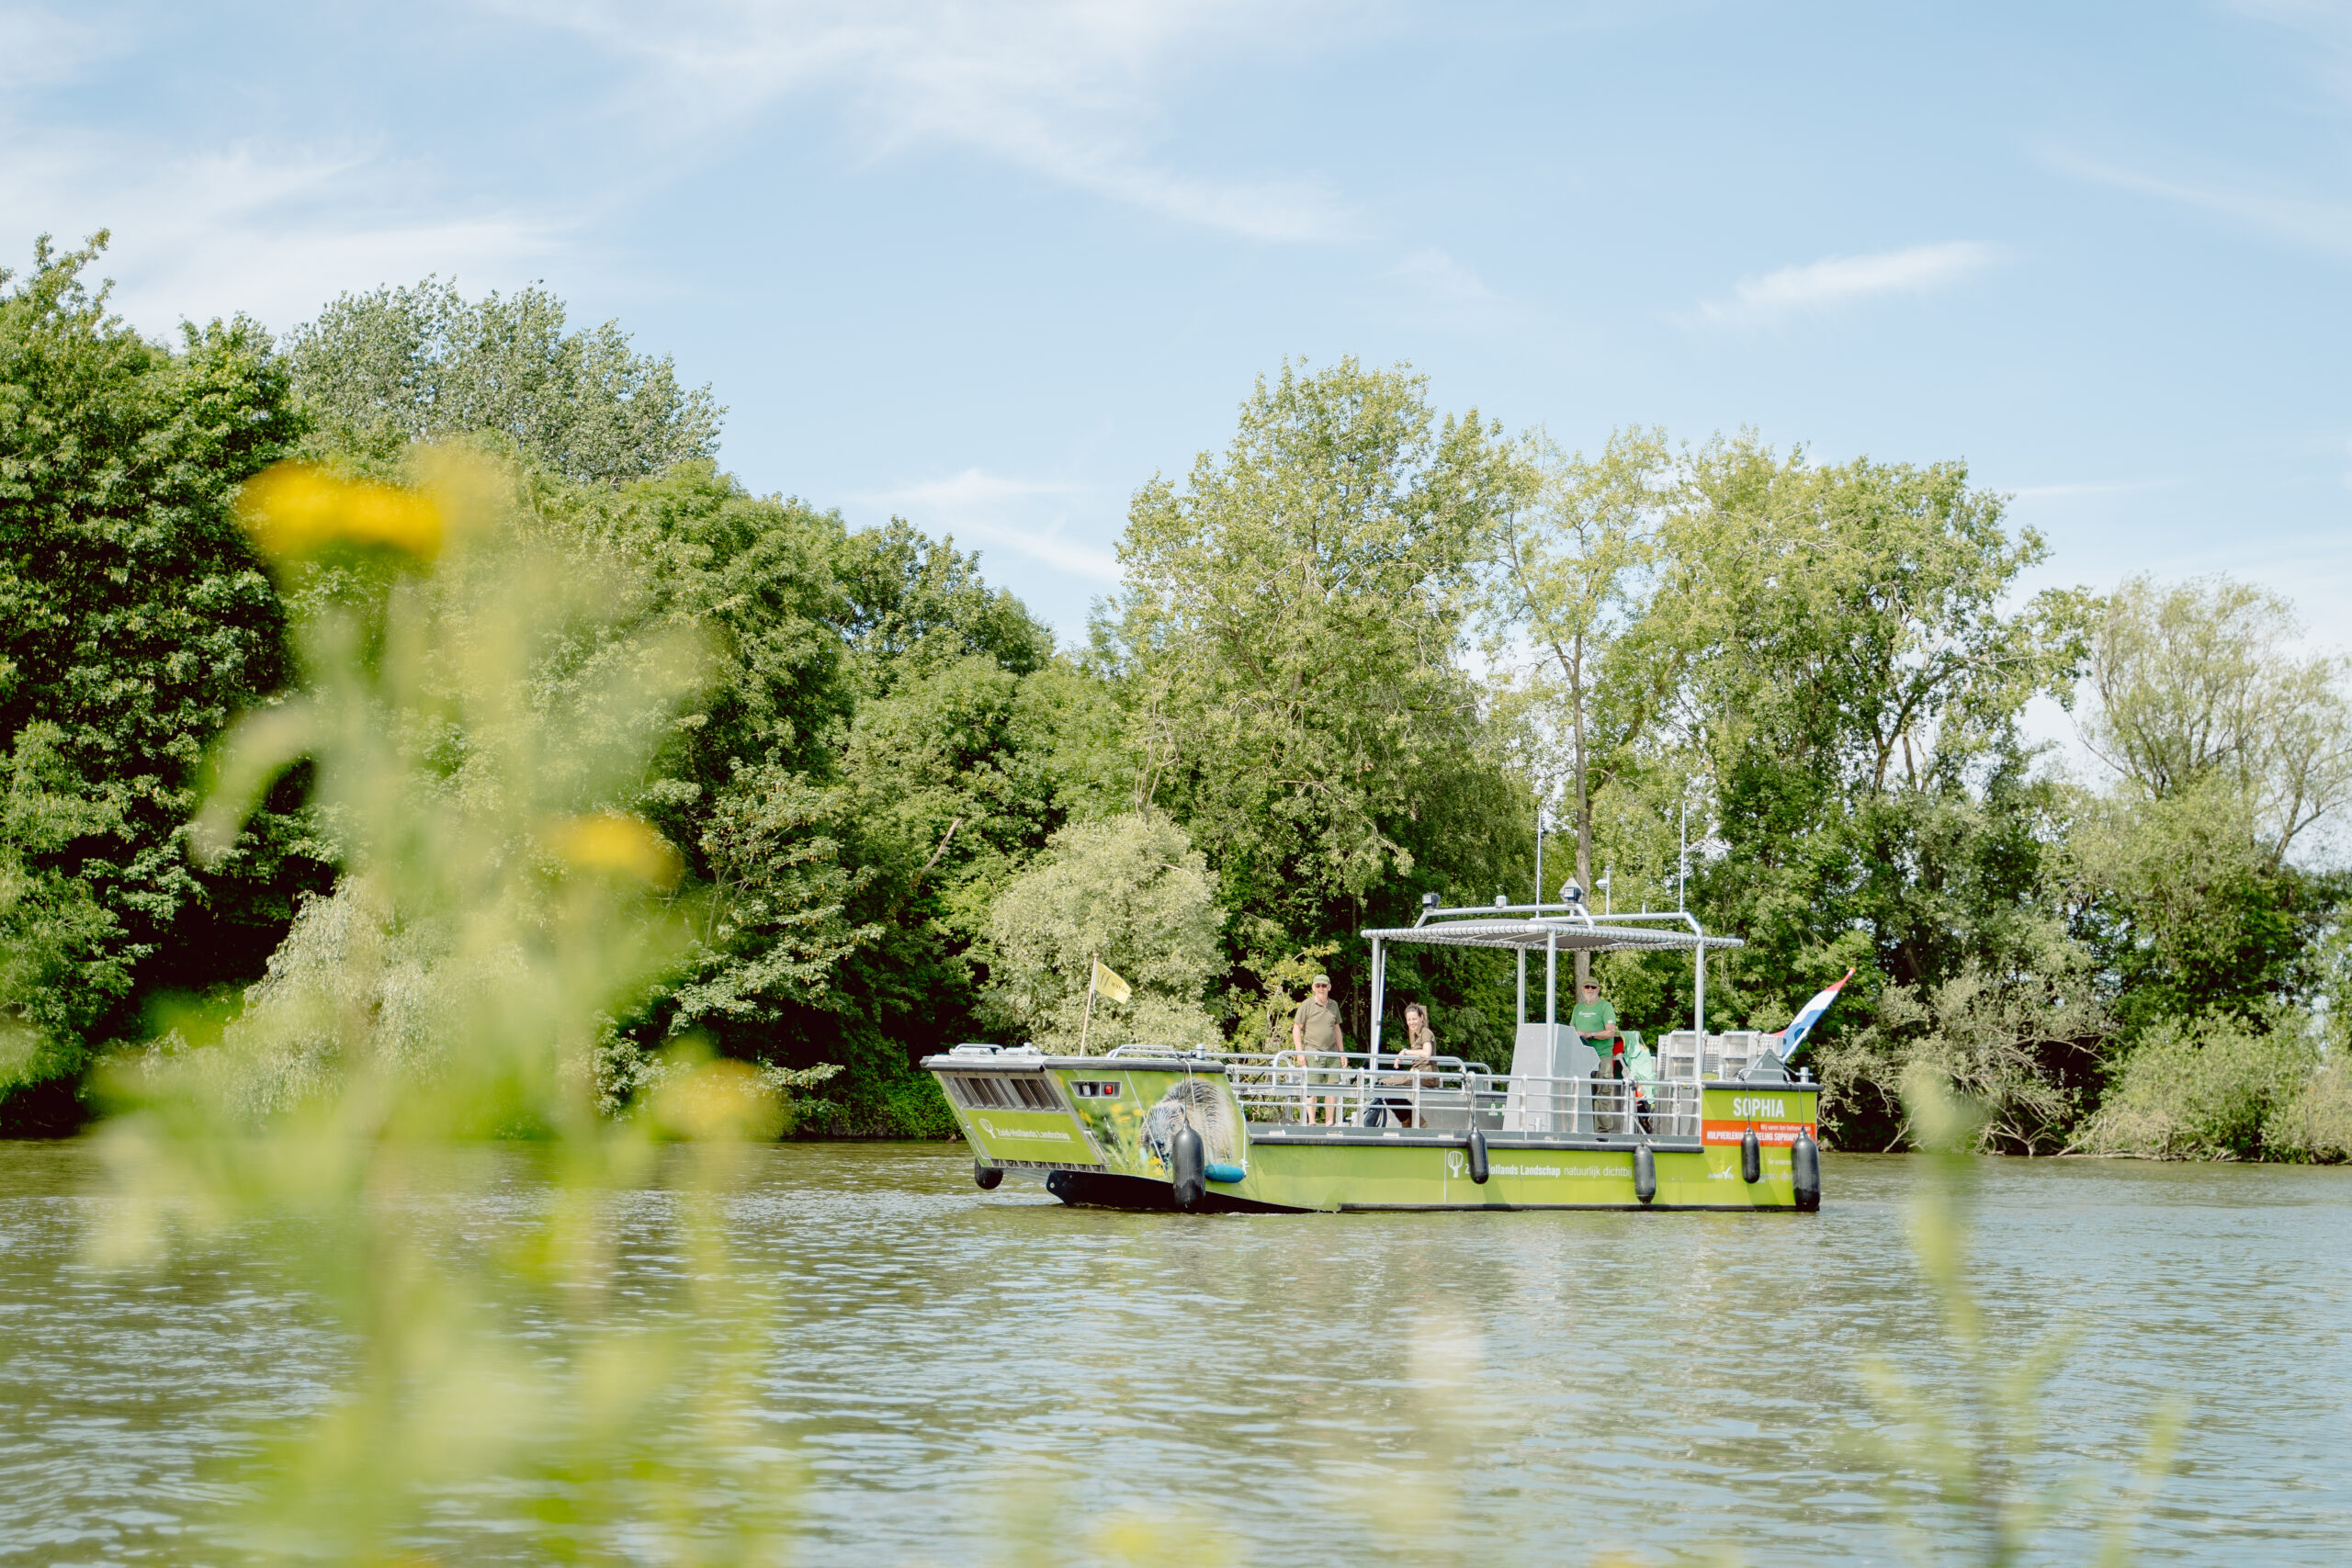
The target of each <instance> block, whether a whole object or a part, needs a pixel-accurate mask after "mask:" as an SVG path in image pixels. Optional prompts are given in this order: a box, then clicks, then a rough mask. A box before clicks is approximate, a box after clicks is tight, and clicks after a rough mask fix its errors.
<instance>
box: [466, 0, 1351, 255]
mask: <svg viewBox="0 0 2352 1568" xmlns="http://www.w3.org/2000/svg"><path fill="white" fill-rule="evenodd" d="M505 4H506V5H507V6H508V8H509V9H510V10H512V11H514V12H515V13H516V14H519V15H522V16H525V17H529V18H531V19H534V20H536V21H538V22H540V23H541V24H543V25H546V26H548V27H551V28H560V29H563V30H567V31H571V32H573V33H577V34H579V35H581V36H582V37H585V38H587V39H591V40H593V41H594V42H595V43H596V44H597V45H599V46H600V47H602V48H604V49H605V50H606V51H610V52H612V53H614V54H616V55H619V56H620V57H622V58H624V59H627V60H630V61H634V62H637V63H639V65H640V66H641V67H643V68H644V69H645V71H646V72H647V74H648V87H649V89H650V92H651V94H652V96H653V98H654V99H655V101H656V104H657V105H658V107H659V110H660V118H662V120H663V121H665V122H670V123H675V122H677V121H678V119H679V118H680V117H682V116H684V117H688V118H697V119H699V120H701V121H702V122H704V123H705V124H706V125H707V126H708V127H711V128H714V129H716V128H718V127H723V126H726V125H729V124H732V123H736V122H740V121H741V119H743V118H748V117H749V116H752V115H753V114H756V113H759V112H761V111H763V110H764V109H766V108H767V107H769V106H771V105H773V104H775V103H776V102H778V101H781V100H784V99H786V98H790V97H794V96H801V95H805V94H817V93H830V94H833V95H837V96H840V97H841V98H842V100H843V101H844V102H845V104H846V106H847V107H848V110H849V114H850V117H851V118H852V120H853V122H854V124H855V125H856V126H857V127H858V128H859V130H860V131H861V133H862V135H863V136H864V138H865V140H866V141H867V142H868V144H869V145H870V146H871V147H872V149H873V150H874V151H875V152H882V153H887V152H893V151H897V150H899V149H901V148H904V147H909V146H914V145H921V144H924V143H932V142H945V143H951V144H958V145H963V146H968V147H974V148H977V149H978V150H980V151H981V152H986V153H988V154H989V155H991V156H994V157H997V158H1001V159H1003V160H1004V161H1006V162H1008V163H1011V164H1015V165H1018V166H1019V167H1022V168H1024V169H1028V170H1030V171H1032V172H1034V173H1035V174H1038V175H1043V176H1045V177H1046V178H1048V179H1052V180H1056V181H1058V182H1060V183H1062V184H1065V185H1069V186H1075V187H1077V188H1079V189H1081V190H1088V191H1092V192H1094V193H1096V194H1098V195H1102V196H1104V197H1110V198H1111V199H1113V200H1116V201H1121V202H1125V203H1127V204H1129V205H1131V206H1135V207H1138V208H1142V209H1146V210H1148V211H1153V212H1158V213H1159V214H1161V215H1163V216H1166V217H1169V218H1172V219H1175V220H1179V221H1182V222H1186V223H1194V224H1199V225H1202V226H1204V227H1207V228H1212V229H1220V230H1224V231H1228V232H1231V233H1237V234H1241V235H1245V236H1248V237H1250V238H1253V239H1262V240H1275V241H1317V240H1329V239H1336V238H1340V237H1344V236H1345V235H1347V234H1349V233H1351V232H1352V231H1353V230H1354V229H1355V227H1356V225H1355V222H1354V219H1353V217H1352V215H1351V213H1350V212H1349V210H1348V209H1347V207H1346V205H1345V204H1344V203H1343V202H1341V201H1340V199H1339V198H1338V197H1336V196H1335V195H1334V194H1333V193H1332V192H1331V191H1330V190H1329V188H1328V187H1327V186H1324V185H1323V184H1322V183H1321V182H1319V181H1317V180H1316V179H1313V178H1303V177H1297V176H1289V175H1283V176H1272V177H1268V176H1263V175H1252V176H1238V177H1234V176H1228V177H1216V178H1212V177H1208V176H1205V175H1200V174H1197V173H1186V172H1182V171H1179V170H1177V169H1174V168H1171V167H1170V166H1168V162H1167V160H1166V159H1165V158H1164V157H1162V156H1159V154H1158V152H1157V149H1156V147H1155V145H1154V141H1155V138H1154V136H1153V134H1152V133H1153V131H1154V130H1156V129H1157V128H1158V126H1159V122H1160V119H1161V118H1162V117H1161V113H1160V108H1159V94H1160V91H1161V88H1162V85H1163V82H1164V80H1165V78H1167V77H1168V76H1170V75H1171V74H1172V73H1175V72H1176V71H1177V70H1178V69H1180V68H1181V67H1182V65H1183V64H1185V63H1186V62H1189V61H1190V60H1192V59H1193V58H1194V57H1197V56H1203V55H1209V54H1221V55H1225V56H1235V55H1238V56H1244V57H1247V56H1250V55H1251V54H1254V53H1257V52H1259V51H1262V50H1263V49H1264V48H1266V47H1269V46H1270V45H1272V43H1274V42H1275V41H1277V40H1279V39H1281V38H1283V37H1284V36H1286V35H1287V34H1289V33H1291V32H1295V31H1299V30H1301V29H1299V28H1297V26H1296V24H1295V21H1294V20H1293V18H1294V17H1301V18H1304V17H1309V16H1311V15H1314V14H1320V13H1323V12H1326V11H1328V10H1329V9H1331V8H1332V7H1331V6H1330V5H1329V4H1327V3H1324V0H1310V3H1306V4H1301V3H1298V0H1294V3H1293V4H1291V5H1288V6H1265V5H1252V4H1246V3H1243V0H1182V3H1172V4H1159V5H1136V4H1129V3H1125V0H784V3H781V4H755V3H750V0H681V3H679V4H676V5H673V6H664V7H660V8H640V7H634V6H623V5H619V4H615V3H613V0H584V3H583V0H563V3H561V4H555V3H551V0H505Z"/></svg>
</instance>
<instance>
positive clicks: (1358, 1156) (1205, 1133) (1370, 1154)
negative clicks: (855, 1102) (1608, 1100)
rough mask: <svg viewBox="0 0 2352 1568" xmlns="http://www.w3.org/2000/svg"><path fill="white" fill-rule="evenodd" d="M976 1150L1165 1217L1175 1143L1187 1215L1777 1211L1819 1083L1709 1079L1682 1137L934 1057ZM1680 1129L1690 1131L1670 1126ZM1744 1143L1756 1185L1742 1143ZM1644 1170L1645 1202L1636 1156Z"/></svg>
mask: <svg viewBox="0 0 2352 1568" xmlns="http://www.w3.org/2000/svg"><path fill="white" fill-rule="evenodd" d="M923 1066H925V1067H927V1068H929V1069H930V1070H931V1071H933V1073H934V1074H936V1075H937V1076H938V1077H939V1078H940V1081H941V1084H942V1087H943V1088H944V1089H946V1091H947V1095H948V1100H949V1102H950V1104H951V1105H953V1106H954V1108H955V1111H956V1120H957V1122H958V1124H959V1125H960V1126H961V1127H962V1129H963V1132H964V1135H965V1138H966V1141H967V1143H969V1144H970V1145H971V1148H972V1152H973V1156H974V1158H975V1159H976V1160H977V1161H978V1164H979V1165H981V1166H982V1167H984V1168H996V1169H999V1170H1004V1171H1010V1172H1013V1173H1026V1174H1030V1175H1034V1176H1038V1177H1042V1178H1044V1179H1046V1184H1047V1188H1048V1190H1051V1191H1052V1192H1053V1193H1054V1194H1055V1196H1057V1197H1058V1198H1060V1199H1062V1201H1065V1202H1069V1203H1073V1204H1082V1205H1087V1206H1100V1207H1109V1208H1123V1209H1138V1210H1150V1209H1173V1208H1177V1207H1179V1206H1180V1205H1179V1204H1178V1202H1177V1201H1176V1191H1177V1189H1176V1171H1175V1169H1174V1158H1175V1153H1174V1150H1175V1138H1174V1134H1175V1133H1176V1131H1177V1130H1178V1129H1180V1128H1182V1127H1185V1126H1190V1127H1191V1128H1192V1129H1193V1131H1195V1132H1196V1133H1198V1134H1200V1136H1201V1139H1202V1143H1203V1145H1204V1151H1205V1154H1204V1159H1205V1166H1206V1171H1205V1179H1204V1183H1203V1187H1204V1190H1203V1195H1202V1197H1201V1198H1200V1199H1199V1200H1197V1201H1194V1202H1193V1204H1192V1205H1191V1207H1192V1208H1193V1211H1194V1212H1203V1211H1207V1212H1216V1211H1249V1210H1258V1211H1269V1210H1277V1211H1289V1212H1317V1211H1319V1212H1327V1213H1329V1212H1338V1211H1350V1210H1453V1209H1463V1210H1473V1209H1477V1210H1517V1209H1658V1210H1734V1211H1748V1212H1754V1211H1774V1210H1778V1211H1786V1212H1790V1213H1794V1212H1797V1211H1798V1210H1800V1209H1801V1208H1802V1207H1804V1205H1803V1204H1801V1203H1800V1202H1799V1197H1798V1191H1797V1186H1796V1175H1795V1168H1794V1160H1793V1158H1792V1156H1793V1152H1794V1145H1795V1143H1796V1141H1797V1139H1798V1138H1799V1137H1801V1136H1802V1137H1807V1138H1812V1137H1817V1136H1818V1134H1817V1132H1816V1131H1815V1115H1816V1108H1817V1105H1818V1099H1819V1089H1818V1086H1816V1085H1812V1084H1803V1085H1799V1084H1785V1085H1781V1084H1774V1085H1769V1086H1758V1085H1750V1084H1741V1083H1723V1084H1717V1083H1712V1082H1711V1083H1708V1084H1706V1085H1705V1086H1704V1087H1703V1090H1702V1095H1701V1100H1702V1103H1703V1111H1702V1124H1701V1126H1700V1127H1699V1128H1698V1129H1697V1130H1696V1131H1697V1134H1698V1135H1696V1136H1691V1135H1684V1136H1679V1137H1676V1136H1664V1135H1657V1134H1649V1133H1644V1132H1638V1131H1635V1132H1625V1131H1614V1132H1607V1133H1598V1134H1582V1135H1577V1134H1515V1133H1513V1132H1511V1131H1509V1130H1506V1129H1503V1128H1499V1127H1498V1128H1494V1129H1481V1131H1480V1134H1479V1135H1480V1136H1481V1137H1482V1138H1483V1140H1484V1142H1485V1147H1486V1165H1487V1171H1486V1177H1487V1179H1486V1180H1484V1181H1483V1182H1482V1181H1479V1180H1478V1179H1476V1171H1475V1168H1476V1163H1477V1162H1476V1159H1475V1158H1474V1156H1473V1152H1472V1148H1471V1136H1470V1134H1468V1133H1467V1132H1446V1133H1437V1132H1425V1131H1419V1130H1408V1129H1401V1128H1396V1127H1387V1128H1367V1127H1309V1126H1300V1125H1295V1124H1283V1123H1267V1122H1250V1121H1248V1120H1247V1119H1246V1117H1245V1116H1244V1114H1243V1111H1242V1109H1241V1106H1240V1104H1239V1102H1238V1100H1236V1099H1235V1098H1234V1095H1233V1091H1232V1089H1231V1086H1230V1085H1229V1084H1228V1083H1227V1079H1226V1076H1225V1074H1224V1072H1223V1070H1222V1069H1221V1068H1219V1067H1218V1066H1216V1059H1215V1058H1213V1057H1211V1058H1192V1059H1186V1058H1164V1059H1163V1058H1152V1059H1125V1060H1122V1059H1117V1058H1111V1059H1105V1058H1102V1057H1092V1058H1089V1057H1053V1056H1037V1055H1028V1054H1025V1053H1002V1054H1000V1055H994V1056H969V1057H967V1056H933V1057H928V1058H926V1059H925V1060H924V1063H923ZM1685 1126H1686V1128H1687V1127H1688V1123H1685ZM1751 1133H1752V1134H1755V1135H1756V1150H1755V1161H1754V1170H1755V1179H1754V1180H1749V1179H1747V1148H1746V1145H1747V1136H1748V1134H1751ZM1644 1147H1646V1148H1647V1150H1648V1151H1649V1156H1650V1160H1651V1162H1652V1169H1653V1172H1654V1175H1655V1189H1654V1190H1653V1192H1652V1193H1651V1195H1650V1197H1649V1198H1648V1199H1647V1201H1645V1200H1644V1199H1643V1197H1642V1195H1641V1193H1640V1191H1639V1190H1638V1188H1637V1183H1636V1151H1637V1150H1639V1149H1641V1148H1644Z"/></svg>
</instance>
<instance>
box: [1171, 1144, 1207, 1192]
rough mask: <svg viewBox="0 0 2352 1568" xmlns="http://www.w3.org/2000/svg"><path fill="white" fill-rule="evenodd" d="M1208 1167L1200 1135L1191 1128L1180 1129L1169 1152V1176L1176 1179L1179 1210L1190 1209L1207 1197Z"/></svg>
mask: <svg viewBox="0 0 2352 1568" xmlns="http://www.w3.org/2000/svg"><path fill="white" fill-rule="evenodd" d="M1208 1165H1209V1162H1208V1156H1207V1154H1206V1153H1205V1152H1204V1150H1203V1149H1202V1146H1201V1135H1200V1134H1198V1133H1196V1132H1194V1131H1193V1129H1192V1128H1190V1127H1185V1128H1182V1129H1180V1130H1179V1131H1178V1132H1177V1134H1176V1141H1175V1143H1174V1144H1173V1145H1171V1146H1170V1149H1169V1151H1168V1168H1169V1174H1170V1176H1172V1177H1174V1178H1175V1183H1176V1206H1177V1207H1178V1208H1180V1209H1189V1208H1191V1207H1193V1205H1194V1204H1195V1203H1198V1202H1199V1201H1201V1200H1202V1199H1203V1198H1204V1197H1205V1196H1206V1195H1207V1193H1208V1190H1209V1182H1208Z"/></svg>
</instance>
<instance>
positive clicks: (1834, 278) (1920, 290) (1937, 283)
mask: <svg viewBox="0 0 2352 1568" xmlns="http://www.w3.org/2000/svg"><path fill="white" fill-rule="evenodd" d="M1999 259H2000V252H1999V250H1998V249H1997V248H1996V247H1995V246H1993V245H1989V244H1985V243H1983V242H1981V241H1976V240H1952V241H1948V242H1946V243H1942V244H1938V245H1911V246H1908V247H1905V249H1902V250H1897V251H1875V252H1872V253H1871V254H1869V255H1860V256H1827V257H1825V258H1823V259H1822V260H1820V261H1817V262H1809V263H1807V264H1806V265H1803V266H1784V267H1782V268H1781V269H1780V270H1779V271H1778V272H1768V273H1766V274H1764V275H1763V276H1760V277H1743V278H1741V279H1740V280H1739V281H1738V282H1737V283H1736V284H1735V285H1733V287H1732V292H1731V297H1730V298H1729V299H1707V300H1702V301H1701V302H1700V305H1699V309H1698V311H1697V314H1696V317H1695V319H1696V320H1698V321H1707V322H1716V323H1725V324H1737V325H1744V326H1754V325H1763V324H1768V323H1770V322H1773V321H1784V320H1786V319H1788V318H1789V317H1792V316H1798V315H1809V314H1817V313H1820V312H1823V311H1827V310H1834V309H1836V308H1838V307H1839V306H1842V305H1849V304H1853V303H1856V302H1857V301H1860V300H1864V299H1881V298H1883V297H1885V296H1888V295H1895V294H1928V293H1932V292H1934V291H1935V290H1936V289H1939V288H1950V287H1951V285H1953V284H1955V283H1958V282H1960V281H1961V280H1962V279H1963V278H1967V277H1971V276H1974V275H1975V274H1977V273H1980V272H1982V271H1984V270H1985V268H1986V267H1988V266H1990V265H1993V264H1994V263H1995V262H1996V261H1997V260H1999Z"/></svg>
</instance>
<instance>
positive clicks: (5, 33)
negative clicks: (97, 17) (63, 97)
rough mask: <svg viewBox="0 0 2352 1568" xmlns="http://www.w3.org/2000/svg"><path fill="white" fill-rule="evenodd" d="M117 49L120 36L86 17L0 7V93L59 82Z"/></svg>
mask: <svg viewBox="0 0 2352 1568" xmlns="http://www.w3.org/2000/svg"><path fill="white" fill-rule="evenodd" d="M119 47H120V39H119V35H117V34H115V33H111V32H109V31H107V29H106V28H99V27H96V26H94V25H93V24H92V23H91V22H90V21H89V20H88V19H87V18H86V17H64V16H60V15H59V14H57V13H56V12H54V11H45V10H42V9H41V8H40V7H39V6H0V87H29V86H37V85H42V84H46V83H50V82H62V81H64V80H66V79H68V78H70V77H72V76H74V75H75V74H77V73H79V72H80V71H81V69H82V68H83V67H84V66H85V65H88V64H90V63H91V62H95V61H98V60H102V59H104V58H106V57H107V55H109V54H112V53H115V52H116V51H117V50H118V49H119Z"/></svg>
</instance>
